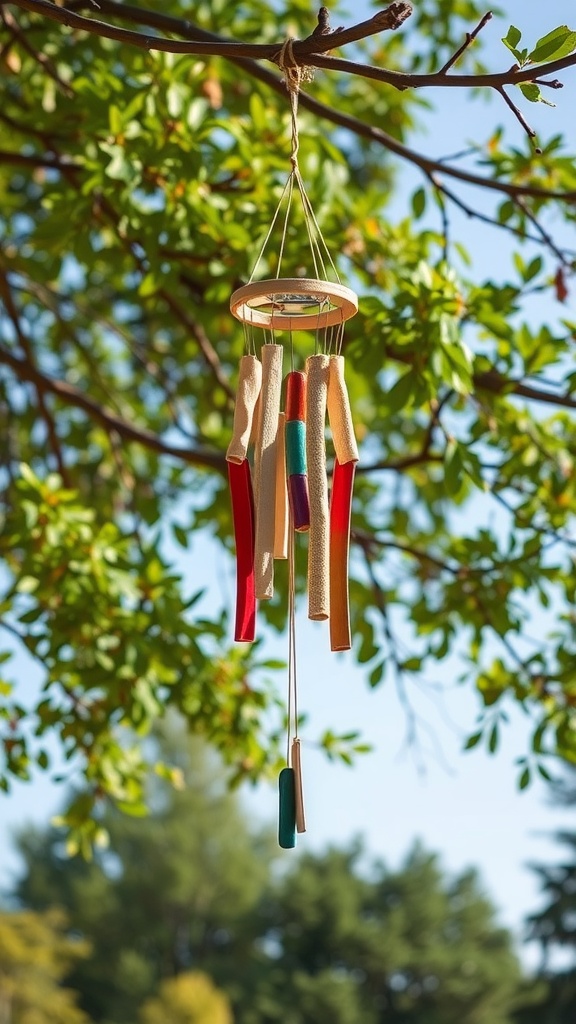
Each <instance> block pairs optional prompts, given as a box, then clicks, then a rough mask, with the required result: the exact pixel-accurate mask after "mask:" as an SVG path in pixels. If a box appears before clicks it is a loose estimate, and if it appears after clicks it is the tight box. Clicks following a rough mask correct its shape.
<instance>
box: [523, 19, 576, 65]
mask: <svg viewBox="0 0 576 1024" xmlns="http://www.w3.org/2000/svg"><path fill="white" fill-rule="evenodd" d="M575 49H576V32H575V31H574V30H573V29H570V28H568V26H567V25H559V26H558V28H555V29H553V30H552V32H548V34H547V35H545V36H542V38H541V39H539V40H538V42H537V43H536V46H535V47H534V49H533V50H532V51H531V52H530V53H529V54H528V59H529V60H531V61H532V63H533V64H541V63H542V62H543V61H550V60H560V58H561V57H567V56H568V54H569V53H572V51H573V50H575Z"/></svg>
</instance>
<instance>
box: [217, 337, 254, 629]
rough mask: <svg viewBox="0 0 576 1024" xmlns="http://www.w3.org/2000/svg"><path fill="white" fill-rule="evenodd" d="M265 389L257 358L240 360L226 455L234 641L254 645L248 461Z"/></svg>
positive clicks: (252, 497)
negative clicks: (232, 555)
mask: <svg viewBox="0 0 576 1024" xmlns="http://www.w3.org/2000/svg"><path fill="white" fill-rule="evenodd" d="M261 385H262V364H261V362H260V360H259V359H257V358H256V356H254V355H244V356H242V359H241V360H240V370H239V378H238V389H237V393H236V405H235V407H234V427H233V431H232V439H231V441H230V444H229V445H228V450H227V452H226V460H227V462H228V483H229V487H230V498H231V501H232V516H233V520H234V539H235V542H236V623H235V628H234V639H235V640H237V641H245V642H248V643H251V642H252V641H253V640H254V636H255V630H256V597H255V589H254V529H255V527H254V494H253V491H252V474H251V470H250V463H249V462H248V459H247V458H246V456H247V453H248V445H249V444H250V440H251V434H252V429H253V426H254V418H255V410H256V408H257V405H258V400H259V397H260V388H261Z"/></svg>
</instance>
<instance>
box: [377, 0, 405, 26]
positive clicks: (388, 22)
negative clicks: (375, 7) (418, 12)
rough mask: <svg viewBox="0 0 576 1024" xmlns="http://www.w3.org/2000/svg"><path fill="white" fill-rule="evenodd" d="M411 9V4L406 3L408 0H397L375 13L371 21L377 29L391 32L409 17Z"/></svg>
mask: <svg viewBox="0 0 576 1024" xmlns="http://www.w3.org/2000/svg"><path fill="white" fill-rule="evenodd" d="M412 10H413V8H412V4H411V3H408V0H398V2H396V3H393V4H390V7H387V8H386V10H385V11H379V12H378V14H375V15H374V17H373V18H372V22H373V24H374V27H375V28H377V29H388V30H390V31H392V32H393V31H394V30H395V29H397V28H400V26H401V25H402V24H403V23H404V22H405V21H406V19H407V18H409V17H410V15H411V14H412Z"/></svg>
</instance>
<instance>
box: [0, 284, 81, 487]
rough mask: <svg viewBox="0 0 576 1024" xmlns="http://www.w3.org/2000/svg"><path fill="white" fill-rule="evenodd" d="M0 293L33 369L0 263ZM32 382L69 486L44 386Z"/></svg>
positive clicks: (27, 345) (60, 466)
mask: <svg viewBox="0 0 576 1024" xmlns="http://www.w3.org/2000/svg"><path fill="white" fill-rule="evenodd" d="M0 295H1V296H2V300H3V302H4V306H5V309H6V313H7V314H8V317H9V319H10V321H11V323H12V326H13V328H14V331H15V334H16V337H17V339H18V342H19V344H20V347H21V348H22V350H23V351H24V352H25V354H26V359H27V361H28V363H29V365H30V366H31V367H32V368H33V369H36V366H35V363H34V356H33V353H32V347H31V345H30V341H29V339H28V338H27V337H26V335H25V333H24V331H23V330H22V325H21V323H20V315H19V313H18V309H17V307H16V303H15V302H14V298H13V296H12V292H11V289H10V284H9V282H8V277H7V275H6V271H5V269H4V267H3V266H1V265H0ZM33 384H34V390H35V391H36V397H37V399H38V408H39V410H40V415H41V416H42V419H43V420H44V424H45V426H46V434H47V437H48V443H49V445H50V448H51V450H52V454H53V456H54V459H55V460H56V466H57V467H58V472H59V473H60V476H61V477H62V481H63V483H64V485H65V486H66V487H69V486H70V478H69V476H68V470H67V468H66V464H65V462H64V457H63V455H62V449H61V447H60V439H59V437H58V431H57V430H56V423H55V422H54V417H53V416H52V412H51V411H50V409H49V408H48V404H47V402H46V388H45V387H44V385H43V383H42V381H41V379H40V378H39V377H38V378H37V379H35V380H34V381H33Z"/></svg>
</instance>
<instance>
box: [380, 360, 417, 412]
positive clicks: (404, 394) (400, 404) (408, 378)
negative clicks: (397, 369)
mask: <svg viewBox="0 0 576 1024" xmlns="http://www.w3.org/2000/svg"><path fill="white" fill-rule="evenodd" d="M414 383H415V379H414V374H413V373H412V371H411V370H408V372H407V373H404V374H403V375H402V376H401V377H399V378H398V380H397V381H396V383H395V384H394V386H393V387H392V388H391V389H390V391H389V392H388V394H387V395H386V405H387V406H388V408H389V409H390V410H391V411H392V412H398V411H399V410H400V409H405V408H407V406H409V405H410V404H411V401H412V396H413V393H414Z"/></svg>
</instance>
